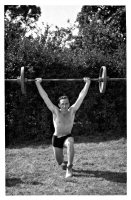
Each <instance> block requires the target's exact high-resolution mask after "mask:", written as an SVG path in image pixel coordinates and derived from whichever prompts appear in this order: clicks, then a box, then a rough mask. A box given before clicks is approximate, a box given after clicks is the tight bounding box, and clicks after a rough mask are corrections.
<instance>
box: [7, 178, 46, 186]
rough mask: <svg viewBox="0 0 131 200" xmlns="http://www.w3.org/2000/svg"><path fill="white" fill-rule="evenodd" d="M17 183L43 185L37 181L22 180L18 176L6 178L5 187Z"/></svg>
mask: <svg viewBox="0 0 131 200" xmlns="http://www.w3.org/2000/svg"><path fill="white" fill-rule="evenodd" d="M19 184H30V185H43V184H42V183H39V182H37V181H32V182H31V181H30V182H29V181H23V180H21V179H20V178H7V179H6V187H14V186H16V185H19Z"/></svg>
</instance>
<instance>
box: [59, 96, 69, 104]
mask: <svg viewBox="0 0 131 200" xmlns="http://www.w3.org/2000/svg"><path fill="white" fill-rule="evenodd" d="M61 99H68V100H69V98H68V96H66V95H63V96H60V97H59V98H58V102H59V103H60V100H61Z"/></svg>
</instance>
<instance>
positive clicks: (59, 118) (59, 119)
mask: <svg viewBox="0 0 131 200" xmlns="http://www.w3.org/2000/svg"><path fill="white" fill-rule="evenodd" d="M54 122H55V123H57V125H58V124H63V125H66V124H68V125H69V124H72V123H73V122H74V115H73V114H72V113H70V112H69V113H66V114H62V113H58V114H57V115H56V116H55V117H54Z"/></svg>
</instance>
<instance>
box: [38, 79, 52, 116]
mask: <svg viewBox="0 0 131 200" xmlns="http://www.w3.org/2000/svg"><path fill="white" fill-rule="evenodd" d="M41 82H42V79H41V78H36V82H35V83H36V86H37V89H38V91H39V93H40V96H41V97H42V99H43V100H44V102H45V104H46V105H47V107H48V108H49V110H50V111H51V112H54V110H55V108H56V106H55V105H54V104H53V103H52V102H51V100H50V99H49V97H48V95H47V93H46V92H45V90H44V89H43V88H42V86H41V84H40V83H41Z"/></svg>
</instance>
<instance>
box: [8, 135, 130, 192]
mask: <svg viewBox="0 0 131 200" xmlns="http://www.w3.org/2000/svg"><path fill="white" fill-rule="evenodd" d="M64 154H65V159H66V149H64ZM126 159H127V158H126V140H125V139H124V138H121V139H119V140H112V141H106V142H97V143H96V142H90V143H85V142H84V140H83V142H81V143H75V157H74V166H73V177H71V178H69V179H65V171H64V170H62V169H61V168H60V167H59V166H58V165H57V163H56V161H55V159H54V155H53V150H52V146H51V145H39V146H30V147H29V146H28V147H23V148H22V147H21V148H7V149H6V195H126Z"/></svg>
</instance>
